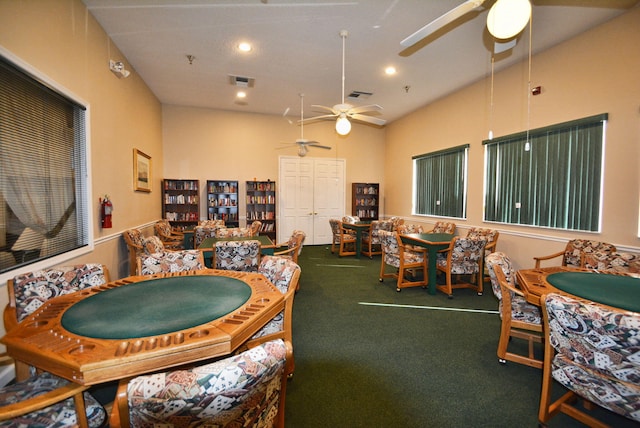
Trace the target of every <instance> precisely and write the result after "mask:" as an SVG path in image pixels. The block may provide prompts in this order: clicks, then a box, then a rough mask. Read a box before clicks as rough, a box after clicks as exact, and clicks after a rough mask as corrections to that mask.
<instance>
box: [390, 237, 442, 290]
mask: <svg viewBox="0 0 640 428" xmlns="http://www.w3.org/2000/svg"><path fill="white" fill-rule="evenodd" d="M453 236H454V235H453V234H451V233H408V234H406V235H400V239H401V240H402V243H403V244H409V245H417V246H418V247H422V248H426V249H427V255H428V257H429V260H428V261H427V263H428V265H427V270H428V276H429V282H428V283H427V285H428V286H429V294H436V271H437V268H436V260H437V258H438V251H440V250H444V249H445V248H448V247H449V245H450V244H451V240H452V239H453Z"/></svg>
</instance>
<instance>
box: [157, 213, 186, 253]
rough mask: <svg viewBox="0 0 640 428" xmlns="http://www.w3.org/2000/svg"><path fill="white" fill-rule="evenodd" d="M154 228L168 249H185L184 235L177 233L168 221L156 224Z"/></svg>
mask: <svg viewBox="0 0 640 428" xmlns="http://www.w3.org/2000/svg"><path fill="white" fill-rule="evenodd" d="M153 228H154V230H155V232H156V235H157V236H158V238H160V240H161V241H162V243H163V244H164V246H165V247H166V248H168V249H170V250H180V249H182V248H184V234H182V233H179V232H175V231H174V230H173V228H172V227H171V224H170V223H169V222H168V221H167V220H160V221H158V222H156V224H154V225H153Z"/></svg>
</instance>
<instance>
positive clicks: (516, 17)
mask: <svg viewBox="0 0 640 428" xmlns="http://www.w3.org/2000/svg"><path fill="white" fill-rule="evenodd" d="M485 1H486V0H467V1H465V2H464V3H462V4H461V5H459V6H457V7H455V8H453V9H451V10H450V11H449V12H447V13H445V14H444V15H442V16H440V17H439V18H436V19H435V20H433V21H431V22H430V23H428V24H427V25H425V26H424V27H422V28H420V29H419V30H418V31H416V32H414V33H413V34H411V35H410V36H408V37H406V38H405V39H404V40H402V41H401V42H400V45H402V46H404V47H411V46H413V45H415V44H416V43H418V42H419V41H421V40H423V39H424V38H426V37H428V36H429V35H431V34H433V33H435V32H436V31H438V30H439V29H441V28H442V27H444V26H446V25H448V24H450V23H451V22H453V21H455V20H456V19H458V18H460V17H462V16H463V15H465V14H467V13H469V12H471V11H472V10H474V9H477V8H479V7H481V6H482V5H483V3H484V2H485ZM530 17H531V3H530V2H529V0H497V1H496V2H495V3H494V5H493V6H491V9H489V14H488V16H487V28H488V30H489V32H490V33H491V35H492V36H493V37H495V38H496V39H498V40H501V41H504V40H509V39H512V38H514V37H515V36H516V35H518V34H519V33H520V32H521V31H522V30H523V29H524V27H526V26H527V23H528V22H529V18H530ZM514 45H515V43H514Z"/></svg>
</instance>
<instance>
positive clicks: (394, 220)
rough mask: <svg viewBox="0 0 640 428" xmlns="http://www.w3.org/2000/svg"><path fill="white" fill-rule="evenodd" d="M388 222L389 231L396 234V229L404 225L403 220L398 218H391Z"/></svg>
mask: <svg viewBox="0 0 640 428" xmlns="http://www.w3.org/2000/svg"><path fill="white" fill-rule="evenodd" d="M389 221H390V222H391V231H392V232H397V231H398V227H400V225H402V224H404V220H403V219H401V218H400V217H391V218H390V219H389Z"/></svg>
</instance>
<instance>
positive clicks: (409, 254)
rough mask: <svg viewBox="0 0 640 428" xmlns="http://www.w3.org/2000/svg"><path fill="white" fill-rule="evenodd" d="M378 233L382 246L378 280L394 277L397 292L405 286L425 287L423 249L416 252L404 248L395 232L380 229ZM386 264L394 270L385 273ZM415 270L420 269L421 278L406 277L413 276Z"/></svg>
mask: <svg viewBox="0 0 640 428" xmlns="http://www.w3.org/2000/svg"><path fill="white" fill-rule="evenodd" d="M378 233H379V235H380V245H381V246H382V260H381V263H380V282H383V281H384V278H395V279H396V291H398V292H399V291H401V290H402V289H403V288H407V287H416V286H421V287H426V285H427V279H428V278H427V256H426V254H425V253H424V252H423V251H421V252H416V251H412V250H410V249H408V248H406V247H405V245H404V244H403V243H402V241H401V240H400V237H399V236H398V233H397V232H388V231H386V230H381V231H379V232H378ZM387 265H388V266H392V267H393V268H395V269H394V272H392V273H387V272H386V267H387ZM415 270H421V271H422V280H413V278H412V280H409V279H406V276H407V274H409V275H410V276H412V277H413V276H414V271H415Z"/></svg>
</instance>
